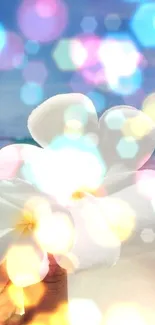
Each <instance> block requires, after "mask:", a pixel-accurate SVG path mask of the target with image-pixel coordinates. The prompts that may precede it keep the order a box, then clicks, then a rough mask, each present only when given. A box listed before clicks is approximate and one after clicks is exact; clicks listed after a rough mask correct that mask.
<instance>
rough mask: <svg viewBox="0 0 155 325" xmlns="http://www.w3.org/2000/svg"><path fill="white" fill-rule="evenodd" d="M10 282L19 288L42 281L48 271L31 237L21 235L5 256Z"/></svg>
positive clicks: (44, 260)
mask: <svg viewBox="0 0 155 325" xmlns="http://www.w3.org/2000/svg"><path fill="white" fill-rule="evenodd" d="M6 269H7V273H8V276H9V278H10V280H11V281H12V282H13V283H14V284H15V285H16V286H19V287H27V286H30V285H32V284H35V283H38V282H40V281H42V280H43V279H44V278H45V276H46V275H47V273H48V271H49V261H48V257H47V253H45V252H44V251H43V250H42V249H41V247H40V245H39V243H38V242H37V240H36V239H35V237H34V236H33V235H25V236H24V235H21V236H20V238H19V240H18V241H16V243H15V245H13V246H12V247H11V248H10V249H9V251H8V253H7V256H6Z"/></svg>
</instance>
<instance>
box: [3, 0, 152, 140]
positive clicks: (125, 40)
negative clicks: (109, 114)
mask: <svg viewBox="0 0 155 325" xmlns="http://www.w3.org/2000/svg"><path fill="white" fill-rule="evenodd" d="M6 8H9V10H6ZM154 20H155V4H154V2H152V1H151V2H150V1H147V0H145V1H144V0H143V1H140V0H124V1H123V0H122V1H120V2H119V3H118V5H117V7H116V3H115V1H114V0H111V5H110V6H108V4H106V3H105V2H102V1H101V2H100V1H98V2H97V3H96V2H95V3H94V2H93V1H92V0H91V1H89V4H88V2H87V1H86V0H84V1H79V2H78V5H77V4H75V3H74V2H73V1H72V2H71V1H69V2H68V1H66V0H22V1H19V0H14V2H13V3H12V2H10V1H9V0H2V1H1V15H0V71H1V78H0V91H1V101H0V112H1V113H0V121H3V123H1V124H0V136H2V137H3V143H7V142H8V143H9V141H10V143H11V141H12V138H15V129H18V130H17V136H18V137H19V136H20V138H21V139H22V138H24V139H25V138H30V134H29V132H28V130H27V128H26V119H27V117H28V115H29V114H30V112H31V111H32V109H33V108H34V107H35V106H37V105H38V104H39V103H41V102H42V101H43V100H44V99H46V98H48V97H51V96H53V95H56V94H59V93H66V92H67V93H69V92H81V93H83V94H86V95H87V96H88V97H90V99H91V100H92V101H93V103H94V105H95V107H96V111H97V114H98V117H100V116H101V115H102V113H103V112H104V111H105V110H106V109H108V108H109V107H111V106H112V105H114V106H116V105H120V104H126V105H132V106H138V107H137V108H138V109H143V110H144V111H145V112H146V113H147V114H148V115H149V116H151V118H153V120H155V114H154V109H153V107H154V99H153V98H154V97H153V96H154V95H153V94H154V93H155V89H154V82H153V80H154V76H155V69H154V65H152V62H153V60H154V55H155V37H154V31H155V24H154ZM14 112H15V113H14ZM4 114H5V116H4ZM14 115H15V117H14ZM17 119H18V126H17V127H16V126H15V125H14V123H15V121H17ZM4 120H5V123H6V121H7V127H6V124H5V123H4ZM24 124H25V127H23V126H24ZM6 134H7V139H6ZM9 139H10V140H9ZM15 140H16V139H15ZM29 141H31V140H29ZM1 142H2V141H1Z"/></svg>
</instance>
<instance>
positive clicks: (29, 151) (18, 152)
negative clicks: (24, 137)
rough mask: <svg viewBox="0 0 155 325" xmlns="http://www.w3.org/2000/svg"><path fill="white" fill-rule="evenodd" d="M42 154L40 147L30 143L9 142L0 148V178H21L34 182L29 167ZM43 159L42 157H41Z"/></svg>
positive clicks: (34, 163) (36, 161) (38, 159)
mask: <svg viewBox="0 0 155 325" xmlns="http://www.w3.org/2000/svg"><path fill="white" fill-rule="evenodd" d="M43 156H44V152H43V149H42V148H39V147H37V146H35V145H30V144H21V143H20V144H11V145H8V146H6V147H4V148H2V149H1V150H0V180H13V179H16V178H20V179H22V180H28V181H31V183H33V182H34V175H33V174H32V175H31V169H32V167H33V166H34V165H37V164H39V161H40V159H41V158H42V157H43ZM42 159H43V158H42Z"/></svg>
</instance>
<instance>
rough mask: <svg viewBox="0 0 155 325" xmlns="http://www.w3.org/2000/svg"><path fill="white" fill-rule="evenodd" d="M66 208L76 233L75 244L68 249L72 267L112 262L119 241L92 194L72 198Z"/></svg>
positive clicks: (85, 266) (59, 262)
mask: <svg viewBox="0 0 155 325" xmlns="http://www.w3.org/2000/svg"><path fill="white" fill-rule="evenodd" d="M69 210H70V211H71V214H72V218H73V222H74V226H75V234H76V237H75V238H76V240H75V244H74V246H73V248H72V249H71V250H70V253H71V255H73V256H75V259H76V260H77V263H76V266H75V270H81V269H86V268H89V267H92V266H95V265H98V264H104V265H113V264H115V263H116V262H117V260H118V258H119V255H120V246H121V243H120V240H118V238H117V237H116V236H115V235H114V234H113V233H112V231H110V229H109V228H108V226H107V223H106V222H105V220H104V217H103V215H101V212H100V210H99V204H98V203H96V201H95V199H94V197H93V196H91V195H86V196H85V197H84V198H83V199H81V200H80V201H77V202H75V205H74V206H72V207H70V208H69ZM55 258H56V260H57V262H58V264H59V265H60V266H61V257H57V256H55ZM62 258H64V257H63V256H62Z"/></svg>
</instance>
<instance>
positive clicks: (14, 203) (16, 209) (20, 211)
mask: <svg viewBox="0 0 155 325" xmlns="http://www.w3.org/2000/svg"><path fill="white" fill-rule="evenodd" d="M0 211H1V214H0V263H3V262H4V261H5V262H6V269H7V273H8V276H9V278H10V280H11V281H12V282H13V283H14V284H15V285H16V286H18V287H26V286H29V285H32V284H35V283H38V282H40V281H42V280H43V279H44V277H45V276H46V275H47V273H48V271H49V263H48V258H47V253H48V252H49V253H50V252H51V251H52V252H55V253H59V254H60V252H61V253H62V252H65V250H67V249H69V248H70V247H69V245H72V243H71V241H72V239H73V236H72V238H71V235H72V231H73V224H72V221H71V218H70V215H69V213H68V212H67V211H66V210H65V209H64V208H63V207H61V206H59V205H58V204H56V202H54V200H52V198H50V200H49V198H48V197H46V196H45V195H43V194H42V193H41V192H40V191H38V190H37V189H35V188H34V186H32V185H31V184H29V183H28V182H26V181H23V180H22V179H14V180H8V181H1V182H0ZM61 227H62V229H61ZM62 231H63V235H62ZM70 233H71V235H70ZM59 235H60V236H61V238H62V241H63V240H65V242H64V241H63V248H62V246H60V244H59V241H58V239H57V237H58V236H59ZM69 236H70V237H69ZM66 237H67V238H66ZM69 240H70V242H69ZM65 243H66V247H65ZM67 245H68V246H67Z"/></svg>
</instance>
